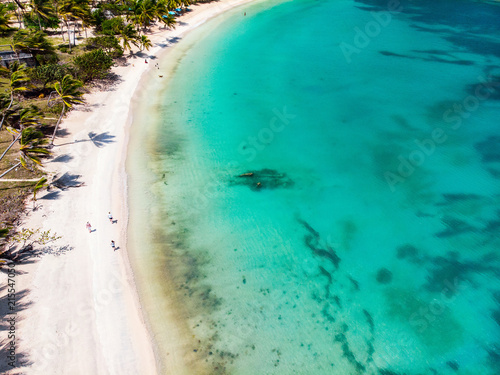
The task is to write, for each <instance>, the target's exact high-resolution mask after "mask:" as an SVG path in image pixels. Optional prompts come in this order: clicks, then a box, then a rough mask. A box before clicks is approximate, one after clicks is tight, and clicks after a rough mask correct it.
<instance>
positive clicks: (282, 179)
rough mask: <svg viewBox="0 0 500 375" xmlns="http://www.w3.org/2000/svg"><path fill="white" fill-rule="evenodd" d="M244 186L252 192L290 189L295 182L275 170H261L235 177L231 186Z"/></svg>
mask: <svg viewBox="0 0 500 375" xmlns="http://www.w3.org/2000/svg"><path fill="white" fill-rule="evenodd" d="M235 185H243V186H248V187H249V188H250V189H251V190H254V191H257V190H261V189H277V188H285V189H286V188H290V187H291V186H293V181H292V180H291V179H290V178H289V177H288V176H287V175H286V173H279V172H278V171H276V170H274V169H267V168H265V169H261V170H259V171H249V172H245V173H242V174H240V175H238V176H235V177H233V179H232V180H231V181H230V186H235Z"/></svg>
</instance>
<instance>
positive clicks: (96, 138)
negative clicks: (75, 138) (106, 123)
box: [89, 132, 115, 147]
mask: <svg viewBox="0 0 500 375" xmlns="http://www.w3.org/2000/svg"><path fill="white" fill-rule="evenodd" d="M89 138H90V140H91V141H92V143H93V144H94V145H95V146H96V147H103V146H105V145H106V144H108V143H112V142H114V140H113V138H115V136H114V135H112V134H109V132H104V133H101V134H96V133H94V132H90V133H89Z"/></svg>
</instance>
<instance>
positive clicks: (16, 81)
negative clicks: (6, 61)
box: [0, 61, 29, 130]
mask: <svg viewBox="0 0 500 375" xmlns="http://www.w3.org/2000/svg"><path fill="white" fill-rule="evenodd" d="M10 71H11V73H10V81H9V84H8V88H7V92H9V94H10V103H9V105H8V106H7V108H6V109H5V110H4V111H3V113H2V120H1V121H0V130H1V129H2V126H3V122H4V120H5V115H6V112H7V111H8V110H10V108H11V107H12V103H13V102H14V94H15V93H17V92H20V91H26V90H28V88H27V87H26V83H27V82H28V80H29V79H28V76H27V68H26V65H25V64H19V62H18V61H15V62H14V63H12V65H11V66H10Z"/></svg>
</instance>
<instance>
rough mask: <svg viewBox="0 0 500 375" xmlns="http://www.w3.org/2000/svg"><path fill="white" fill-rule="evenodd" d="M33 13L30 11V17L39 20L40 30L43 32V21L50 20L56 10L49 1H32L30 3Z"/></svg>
mask: <svg viewBox="0 0 500 375" xmlns="http://www.w3.org/2000/svg"><path fill="white" fill-rule="evenodd" d="M29 5H30V8H31V11H30V16H31V18H32V19H33V18H35V17H36V18H37V20H38V29H39V30H40V31H41V30H42V23H41V19H42V18H43V19H46V20H47V19H49V17H50V16H51V15H52V13H53V11H54V8H53V7H52V5H51V4H50V3H49V2H48V1H47V0H30V2H29Z"/></svg>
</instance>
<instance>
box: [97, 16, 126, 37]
mask: <svg viewBox="0 0 500 375" xmlns="http://www.w3.org/2000/svg"><path fill="white" fill-rule="evenodd" d="M124 27H125V23H124V22H123V19H122V18H121V17H114V18H111V19H110V20H106V21H104V22H103V23H102V25H101V33H102V34H105V35H118V34H120V31H121V30H123V28H124Z"/></svg>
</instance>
